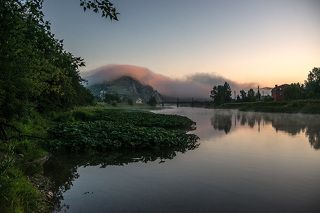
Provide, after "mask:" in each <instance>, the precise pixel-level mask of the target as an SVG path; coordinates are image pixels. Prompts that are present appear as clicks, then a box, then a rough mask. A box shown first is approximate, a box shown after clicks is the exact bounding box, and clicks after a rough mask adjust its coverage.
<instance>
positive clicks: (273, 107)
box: [218, 100, 320, 114]
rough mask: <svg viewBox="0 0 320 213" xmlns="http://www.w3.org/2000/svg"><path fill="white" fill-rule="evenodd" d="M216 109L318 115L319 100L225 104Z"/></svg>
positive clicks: (319, 110)
mask: <svg viewBox="0 0 320 213" xmlns="http://www.w3.org/2000/svg"><path fill="white" fill-rule="evenodd" d="M218 108H222V109H239V110H241V111H255V112H278V113H308V114H320V100H294V101H280V102H275V101H270V102H244V103H227V104H223V105H220V106H219V107H218Z"/></svg>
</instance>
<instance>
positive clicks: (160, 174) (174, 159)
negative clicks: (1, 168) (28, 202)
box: [45, 108, 320, 212]
mask: <svg viewBox="0 0 320 213" xmlns="http://www.w3.org/2000/svg"><path fill="white" fill-rule="evenodd" d="M157 113H165V114H179V115H185V116H188V117H189V118H191V119H192V120H194V121H196V122H197V129H196V130H195V131H193V132H192V133H194V134H197V135H198V136H199V137H200V140H199V146H198V147H195V148H194V149H192V150H154V151H152V152H135V153H133V152H112V153H105V154H104V155H100V156H97V155H95V156H84V155H74V156H60V157H55V158H52V159H50V161H49V162H48V164H47V165H46V169H45V173H46V175H48V176H49V177H50V178H52V179H53V180H54V182H55V184H56V187H57V189H56V191H55V193H58V194H59V195H60V196H59V199H58V201H59V203H60V205H59V208H58V207H57V209H56V212H64V211H67V212H320V202H319V200H320V116H315V115H301V114H295V115H292V114H270V113H245V112H239V111H236V110H213V109H202V108H174V109H164V110H160V111H157Z"/></svg>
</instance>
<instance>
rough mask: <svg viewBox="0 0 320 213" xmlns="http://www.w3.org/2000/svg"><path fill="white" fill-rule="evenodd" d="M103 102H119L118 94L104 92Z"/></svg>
mask: <svg viewBox="0 0 320 213" xmlns="http://www.w3.org/2000/svg"><path fill="white" fill-rule="evenodd" d="M104 102H106V103H108V104H111V103H120V102H121V100H120V96H119V95H118V94H111V93H106V94H105V95H104Z"/></svg>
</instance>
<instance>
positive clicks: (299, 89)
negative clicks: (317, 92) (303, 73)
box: [283, 83, 306, 100]
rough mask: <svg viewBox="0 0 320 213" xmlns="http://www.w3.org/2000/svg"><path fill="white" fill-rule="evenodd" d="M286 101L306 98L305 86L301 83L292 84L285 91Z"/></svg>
mask: <svg viewBox="0 0 320 213" xmlns="http://www.w3.org/2000/svg"><path fill="white" fill-rule="evenodd" d="M283 97H284V99H285V100H297V99H303V98H305V97H306V96H305V90H304V86H303V85H301V84H300V83H292V84H290V85H288V86H286V87H285V88H284V89H283Z"/></svg>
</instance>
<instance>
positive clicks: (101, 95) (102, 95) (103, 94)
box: [99, 90, 107, 99]
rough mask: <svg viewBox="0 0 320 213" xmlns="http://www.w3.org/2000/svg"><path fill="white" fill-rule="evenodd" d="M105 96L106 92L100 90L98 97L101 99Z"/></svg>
mask: <svg viewBox="0 0 320 213" xmlns="http://www.w3.org/2000/svg"><path fill="white" fill-rule="evenodd" d="M106 94H107V91H105V90H101V91H100V93H99V97H100V98H101V99H103V98H104V97H105V95H106Z"/></svg>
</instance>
